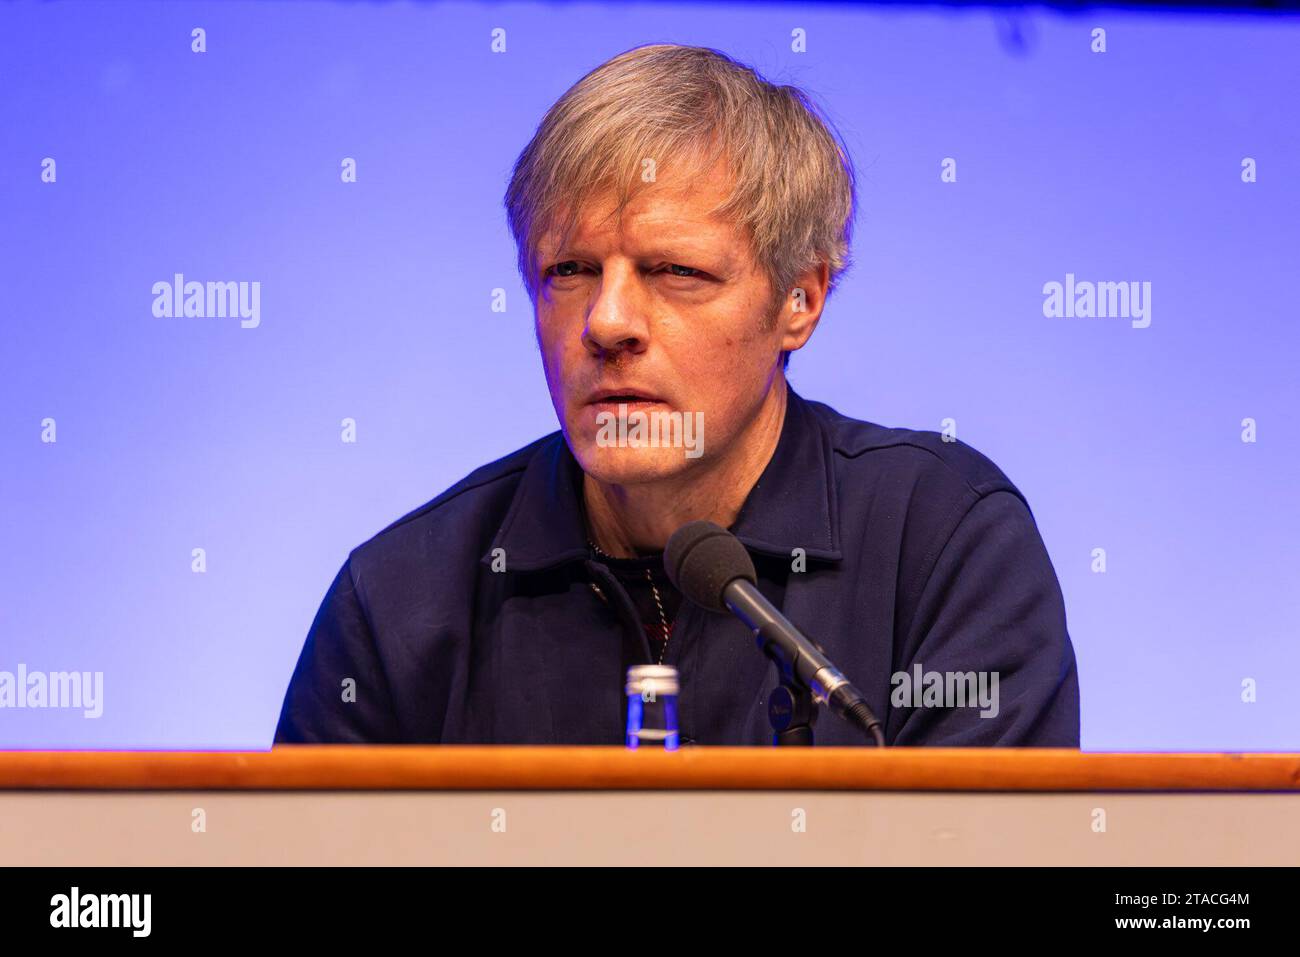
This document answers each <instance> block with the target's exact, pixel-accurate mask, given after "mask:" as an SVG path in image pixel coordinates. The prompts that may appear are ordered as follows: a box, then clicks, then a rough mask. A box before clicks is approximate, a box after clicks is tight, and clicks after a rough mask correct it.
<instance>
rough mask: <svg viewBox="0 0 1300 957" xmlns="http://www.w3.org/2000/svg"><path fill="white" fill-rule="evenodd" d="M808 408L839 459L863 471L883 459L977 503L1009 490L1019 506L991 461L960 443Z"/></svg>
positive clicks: (818, 407)
mask: <svg viewBox="0 0 1300 957" xmlns="http://www.w3.org/2000/svg"><path fill="white" fill-rule="evenodd" d="M808 404H809V405H810V406H812V408H813V411H814V413H815V414H816V415H817V416H818V418H819V419H820V420H821V421H822V423H823V424H824V426H825V428H826V431H827V434H828V436H829V437H830V441H831V445H832V448H833V450H834V452H835V454H836V456H837V457H839V458H843V459H846V460H858V461H862V462H863V463H864V464H866V465H868V466H870V465H873V464H875V463H876V462H877V461H879V460H885V461H887V463H888V465H889V466H890V467H891V468H895V469H907V470H910V471H914V472H917V473H920V474H924V475H927V476H928V477H933V478H936V479H939V480H947V481H949V482H952V483H956V484H958V485H960V486H962V487H964V488H965V489H967V490H969V491H970V492H971V493H973V494H974V496H975V497H977V498H983V497H984V496H985V495H988V494H989V493H991V492H997V491H1008V492H1011V493H1012V494H1014V495H1015V496H1016V497H1017V498H1019V499H1021V500H1022V501H1024V496H1023V495H1022V494H1021V493H1020V490H1019V489H1018V488H1016V486H1015V485H1014V484H1013V483H1012V481H1011V480H1010V479H1009V478H1007V476H1006V474H1005V473H1004V472H1003V471H1002V469H1000V468H998V466H997V465H996V464H994V462H993V461H992V459H990V458H989V457H988V456H986V455H985V454H984V453H982V452H980V451H979V450H978V449H976V448H974V447H972V446H970V445H967V444H966V443H965V442H962V441H961V440H959V439H955V438H951V437H948V436H944V435H943V434H942V433H939V432H933V431H926V430H921V429H901V428H890V427H888V426H884V425H878V424H877V423H875V422H868V421H864V420H862V419H854V418H851V417H849V416H847V415H844V414H843V413H841V412H838V411H836V410H835V409H833V408H831V407H830V406H828V405H826V404H825V403H822V402H811V401H810V402H809V403H808ZM1026 504H1028V503H1026Z"/></svg>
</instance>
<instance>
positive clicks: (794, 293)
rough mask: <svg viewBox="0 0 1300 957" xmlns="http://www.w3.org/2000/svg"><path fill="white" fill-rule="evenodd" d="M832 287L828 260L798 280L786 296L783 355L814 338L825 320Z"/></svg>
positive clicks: (782, 311) (782, 315)
mask: <svg viewBox="0 0 1300 957" xmlns="http://www.w3.org/2000/svg"><path fill="white" fill-rule="evenodd" d="M830 284H831V269H830V265H829V264H828V263H827V262H826V261H825V260H822V262H821V263H820V264H819V265H817V266H816V267H815V268H813V269H809V270H806V271H805V272H803V273H801V274H800V275H799V277H798V278H797V279H795V283H794V288H793V289H791V290H790V292H789V294H788V295H787V296H786V297H785V305H784V306H783V307H782V309H781V322H782V324H783V328H784V329H785V334H784V335H783V336H782V337H781V351H782V352H794V351H795V350H796V349H802V348H803V347H804V345H805V344H806V343H807V342H808V340H809V339H810V338H811V337H812V334H813V330H814V329H816V328H817V323H818V321H819V320H820V319H821V317H822V309H824V308H825V307H826V296H827V294H828V293H829V292H830Z"/></svg>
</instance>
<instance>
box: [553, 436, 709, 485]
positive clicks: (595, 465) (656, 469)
mask: <svg viewBox="0 0 1300 957" xmlns="http://www.w3.org/2000/svg"><path fill="white" fill-rule="evenodd" d="M574 457H575V458H577V460H578V464H579V465H581V466H582V470H583V471H584V472H586V473H587V474H588V475H590V476H591V477H592V478H594V479H596V480H597V481H598V482H603V483H605V484H607V485H629V486H631V485H648V484H651V483H654V482H662V481H665V480H669V479H674V478H677V477H679V476H681V475H683V474H685V473H686V472H688V471H689V470H690V469H691V468H692V467H693V466H695V465H696V464H698V462H699V459H695V458H688V457H687V455H686V453H685V451H684V450H682V449H676V448H657V449H656V448H640V449H636V448H601V447H599V446H597V445H595V444H592V445H589V446H587V447H585V448H582V449H575V450H574Z"/></svg>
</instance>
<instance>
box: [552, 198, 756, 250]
mask: <svg viewBox="0 0 1300 957" xmlns="http://www.w3.org/2000/svg"><path fill="white" fill-rule="evenodd" d="M724 198H725V197H716V196H702V195H701V194H700V193H698V192H696V193H692V191H690V190H672V191H668V190H654V189H650V190H646V191H644V192H642V193H639V194H637V195H636V196H634V197H633V198H632V199H631V201H629V203H628V204H627V205H626V206H625V207H624V208H623V209H622V211H621V212H620V211H619V210H618V208H617V201H616V200H614V199H612V198H608V197H601V198H600V199H599V200H596V201H593V202H589V203H587V204H584V205H583V206H582V207H580V209H579V213H578V217H577V219H576V220H575V221H574V222H573V224H572V230H571V232H570V233H569V235H568V236H567V237H563V236H562V235H561V233H560V228H561V226H560V224H563V222H564V220H563V219H562V218H559V217H557V220H558V223H557V224H556V225H554V226H553V227H552V228H551V229H548V230H547V231H546V232H545V233H544V234H543V236H542V238H541V240H540V241H539V243H538V246H539V248H540V249H541V250H543V251H546V250H554V249H555V248H556V247H557V246H558V245H559V244H560V243H561V242H563V243H564V245H565V246H566V247H569V248H571V247H576V246H588V245H604V244H608V243H610V242H612V241H618V242H620V243H622V244H626V245H630V246H635V247H640V246H656V247H658V246H663V245H671V246H673V247H681V248H692V247H694V248H698V249H700V250H701V251H703V250H705V249H712V248H715V247H716V246H717V245H718V244H720V243H721V244H731V243H734V242H735V241H736V239H737V228H736V225H735V224H734V223H733V222H732V221H730V220H728V219H726V218H724V217H722V216H720V215H718V214H716V213H715V212H714V211H713V210H714V208H715V207H716V206H717V205H718V204H719V202H720V201H721V200H722V199H724ZM562 215H563V214H562Z"/></svg>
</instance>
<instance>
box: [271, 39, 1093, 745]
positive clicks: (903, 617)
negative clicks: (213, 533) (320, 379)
mask: <svg viewBox="0 0 1300 957" xmlns="http://www.w3.org/2000/svg"><path fill="white" fill-rule="evenodd" d="M853 201H854V183H853V171H852V166H851V164H850V161H849V159H848V156H847V152H846V151H845V150H844V149H843V148H842V147H841V145H840V144H839V142H838V140H837V138H836V137H835V136H834V135H833V134H832V132H831V130H830V128H829V125H828V124H827V123H826V122H825V120H823V119H822V118H821V117H820V116H819V115H818V113H817V112H816V111H815V110H814V108H813V107H812V106H811V105H810V104H809V102H808V101H807V99H806V98H805V97H804V95H803V94H802V93H800V92H799V91H798V90H796V89H794V88H791V87H776V86H773V85H771V84H769V83H767V82H765V81H763V80H762V79H761V78H760V77H758V76H757V75H756V74H755V73H754V72H753V71H752V70H750V69H748V68H746V67H744V66H742V65H740V64H738V63H736V62H734V61H732V60H730V59H729V58H727V57H725V56H724V55H722V54H720V53H718V52H717V51H713V50H708V49H702V48H695V47H681V46H672V45H654V46H647V47H641V48H637V49H634V50H631V51H629V52H627V53H624V54H622V55H620V56H618V57H615V58H614V59H612V60H610V61H609V62H607V63H605V64H603V65H602V66H600V67H599V68H597V69H596V70H594V71H593V72H591V73H590V74H588V75H587V76H586V77H584V78H583V79H582V80H581V81H579V82H578V83H577V84H576V85H575V86H574V87H573V88H572V89H570V90H569V91H568V92H567V93H566V94H565V95H564V96H563V97H562V98H561V99H560V100H559V101H558V102H557V103H556V104H555V105H554V106H553V107H552V108H551V110H550V111H549V112H548V113H547V115H546V117H545V118H544V120H543V121H542V123H541V125H540V126H539V128H538V130H537V132H536V134H535V135H534V137H533V139H532V141H531V142H530V143H529V144H528V146H527V147H526V148H525V149H524V151H523V153H522V154H521V155H520V157H519V160H518V162H517V164H516V166H515V169H514V175H513V178H512V181H511V183H510V186H509V189H508V192H507V196H506V206H507V210H508V214H509V220H510V225H511V228H512V230H513V232H514V235H515V239H516V242H517V244H518V249H519V266H520V272H521V274H522V276H523V278H524V281H525V284H526V286H527V288H528V290H529V293H530V296H531V297H532V301H533V305H534V311H535V319H536V333H537V339H538V344H539V346H540V350H541V355H542V362H543V365H544V368H545V373H546V381H547V383H548V386H549V388H550V394H551V400H552V402H553V404H554V406H555V411H556V415H557V417H558V419H559V423H560V426H561V430H560V431H559V432H557V433H554V434H552V435H550V436H547V437H546V438H543V439H540V440H539V441H537V442H534V443H533V444H531V445H529V446H527V447H526V448H523V449H520V450H519V451H517V452H515V453H513V454H511V455H508V456H506V457H505V458H503V459H501V460H500V461H498V462H494V463H492V464H490V465H486V466H484V467H482V468H480V469H479V470H477V471H476V472H474V473H472V474H471V475H469V476H468V477H467V478H465V479H464V480H463V481H461V482H459V483H458V484H456V485H455V486H453V487H452V488H450V489H448V490H447V491H446V492H444V493H443V494H442V495H440V496H438V497H437V498H435V499H434V500H433V501H431V502H429V503H428V504H427V505H425V506H423V507H421V508H419V509H417V510H416V511H414V512H412V513H411V514H409V515H407V516H406V517H404V518H402V519H400V520H399V521H398V522H396V523H395V524H393V525H391V526H389V527H388V528H387V529H385V530H384V531H382V532H380V533H379V534H378V535H377V536H375V537H374V538H372V539H371V540H370V541H368V542H366V543H365V544H363V545H361V546H360V547H358V548H356V549H355V550H353V552H352V553H351V555H350V556H349V558H348V560H347V562H346V563H345V564H344V565H343V567H342V569H340V571H339V573H338V576H337V577H336V578H335V580H334V583H333V584H332V586H331V587H330V589H329V592H328V594H327V595H326V596H325V600H324V602H323V603H322V605H321V608H320V611H319V613H318V614H317V616H316V619H315V622H314V623H313V625H312V628H311V631H310V634H309V635H308V638H307V642H306V646H305V647H304V649H303V652H302V656H301V658H300V660H299V661H298V665H297V668H296V670H295V671H294V674H293V678H292V681H291V684H290V686H289V689H288V693H287V695H286V697H285V701H284V708H283V711H282V714H281V717H280V723H279V727H278V729H277V732H276V740H277V741H369V742H445V743H503V744H504V743H556V744H618V743H619V742H621V741H622V740H623V721H624V713H625V699H624V697H623V695H624V689H623V678H624V674H625V670H626V668H627V667H628V666H630V665H633V664H639V663H653V662H662V663H664V664H669V665H673V666H675V667H676V668H677V669H678V671H679V672H680V675H681V693H680V699H679V724H680V729H681V734H682V737H683V740H684V741H687V742H696V743H700V744H767V743H770V741H771V730H770V727H769V724H768V719H767V713H766V699H767V695H768V693H769V692H770V690H771V689H772V687H773V686H774V684H775V683H776V682H775V672H774V669H773V668H772V666H771V665H770V663H769V662H768V661H767V660H766V659H765V658H764V657H763V655H762V654H761V653H760V652H759V651H758V650H757V649H756V648H755V646H754V642H753V639H752V637H751V635H750V634H749V632H748V631H747V629H746V628H745V627H744V625H742V624H741V623H740V622H739V621H737V620H734V619H733V618H731V617H730V616H722V615H716V614H711V613H708V612H705V611H703V610H701V609H699V608H697V607H695V606H693V605H691V604H690V603H687V602H684V601H683V600H682V598H681V596H680V595H679V594H678V593H677V592H676V591H675V589H674V588H673V586H672V585H671V584H670V583H669V582H668V580H667V578H666V577H665V575H664V571H663V562H662V550H663V548H664V544H665V542H666V541H667V540H668V537H669V536H670V535H671V534H672V533H673V531H674V530H676V529H677V528H678V527H679V526H681V525H683V524H685V523H686V522H690V521H694V520H697V519H709V520H712V521H714V522H717V523H718V524H719V525H721V526H723V527H726V528H730V529H731V530H732V531H733V532H734V533H735V534H736V535H737V536H738V537H739V538H740V540H741V541H742V542H743V543H744V545H745V546H746V547H747V549H748V550H749V552H750V553H751V555H752V556H753V558H754V561H755V564H756V567H757V571H758V576H759V582H758V584H759V588H760V589H761V590H762V591H763V592H764V594H766V595H767V596H768V597H769V598H770V599H771V600H772V601H773V602H775V603H776V605H777V606H778V607H781V608H782V609H783V611H784V613H785V615H786V616H787V617H788V618H790V619H791V620H792V621H793V622H794V623H795V624H796V625H798V626H800V628H801V629H803V630H804V631H805V633H806V634H808V635H809V636H810V637H811V638H812V639H813V640H815V641H817V642H818V644H820V645H821V646H822V647H823V648H824V649H825V651H826V652H827V654H828V655H829V656H830V658H831V660H833V661H834V662H835V663H836V664H837V665H838V666H839V667H840V669H841V670H842V671H843V672H844V673H845V675H846V676H847V677H848V678H849V679H850V680H851V681H852V682H853V683H854V684H855V685H856V686H857V687H858V688H859V689H861V690H862V691H863V692H864V693H865V695H866V696H867V699H868V701H869V702H870V704H871V707H872V710H873V711H874V712H875V714H876V715H877V716H879V717H880V718H881V720H882V722H883V724H884V730H885V737H886V740H887V742H888V743H890V744H894V745H916V744H928V745H1053V746H1071V747H1077V746H1078V743H1079V705H1078V684H1077V677H1076V672H1075V661H1074V653H1073V649H1072V647H1071V644H1070V639H1069V635H1068V634H1067V631H1066V622H1065V612H1064V607H1063V602H1062V597H1061V592H1060V588H1059V586H1058V584H1057V580H1056V576H1055V573H1054V571H1053V569H1052V565H1051V562H1050V560H1049V558H1048V556H1047V553H1046V550H1045V549H1044V547H1043V543H1042V541H1041V539H1040V537H1039V534H1038V531H1037V529H1036V526H1035V523H1034V520H1033V518H1032V516H1031V513H1030V511H1029V508H1028V506H1027V504H1026V503H1025V501H1024V499H1023V498H1022V496H1021V494H1020V492H1019V491H1018V490H1017V489H1016V488H1015V486H1013V485H1012V484H1011V483H1010V482H1009V481H1008V480H1007V478H1006V477H1005V476H1004V475H1003V474H1002V473H1001V472H1000V471H999V470H998V469H997V467H996V466H994V465H993V464H992V463H991V462H990V461H988V459H986V458H984V457H983V456H981V455H980V454H979V453H978V452H976V451H974V450H973V449H971V448H969V447H968V446H965V445H962V444H960V443H956V442H946V441H944V440H943V439H942V438H941V437H940V436H939V435H937V434H935V433H930V432H913V431H906V430H899V429H886V428H882V427H880V426H878V425H873V424H870V423H867V422H860V421H856V420H854V419H850V418H847V417H845V416H842V415H840V414H839V413H837V412H835V411H834V410H832V409H831V408H829V407H827V406H825V405H822V404H819V403H816V402H811V401H808V400H806V399H804V398H802V397H801V396H799V395H798V394H797V393H796V392H794V390H793V389H791V388H790V387H789V386H788V384H787V382H786V377H785V369H786V365H787V363H788V359H789V354H790V353H792V352H794V351H796V350H798V349H800V348H801V347H803V345H804V344H805V343H807V342H808V340H809V337H810V336H811V335H812V333H813V331H814V330H815V328H816V326H817V323H818V321H819V319H820V318H821V315H822V311H823V309H824V307H825V304H826V300H827V297H828V296H829V294H830V292H831V290H832V289H833V287H834V284H835V282H836V280H837V278H838V277H839V276H840V275H841V274H842V272H843V270H844V269H845V268H846V266H847V265H848V261H849V258H848V257H849V238H850V232H851V220H852V213H853ZM650 422H653V423H656V428H655V431H654V432H653V434H654V435H655V436H656V438H657V439H663V440H662V441H656V442H655V443H654V444H651V443H650V442H649V441H648V440H647V435H648V434H651V433H647V432H646V431H645V426H646V423H650ZM638 423H639V425H638ZM658 426H663V429H662V430H659V429H658ZM637 429H640V430H641V431H640V432H638V431H637ZM638 437H639V440H638ZM954 675H955V676H958V678H957V679H956V680H955V681H954V680H953V678H952V677H951V676H954ZM932 676H937V679H935V680H932ZM966 676H969V678H967V677H966ZM963 679H965V680H967V681H969V684H966V685H965V686H964V687H965V691H966V692H967V693H965V694H962V695H961V697H962V698H965V699H966V700H961V701H958V700H954V698H953V694H954V691H955V690H959V689H961V688H962V681H963ZM977 686H978V688H979V689H980V693H979V694H978V695H977V694H976V687H977ZM975 697H978V698H979V701H976V700H974V698H975ZM816 737H817V743H819V744H862V743H864V739H863V738H862V736H861V735H860V734H859V733H858V732H857V731H856V730H855V729H853V728H852V727H850V726H848V725H847V724H845V723H843V722H841V721H838V720H837V719H835V718H832V717H830V716H823V717H822V718H821V719H820V720H819V721H818V723H817V725H816Z"/></svg>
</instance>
